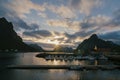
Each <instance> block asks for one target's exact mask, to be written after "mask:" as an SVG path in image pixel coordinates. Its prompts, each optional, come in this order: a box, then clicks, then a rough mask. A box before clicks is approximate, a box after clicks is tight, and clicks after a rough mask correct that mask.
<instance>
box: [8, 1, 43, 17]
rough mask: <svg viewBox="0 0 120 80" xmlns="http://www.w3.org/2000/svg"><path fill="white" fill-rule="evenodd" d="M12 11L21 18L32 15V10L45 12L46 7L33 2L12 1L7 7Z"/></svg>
mask: <svg viewBox="0 0 120 80" xmlns="http://www.w3.org/2000/svg"><path fill="white" fill-rule="evenodd" d="M6 6H8V8H9V9H10V10H12V11H13V12H15V13H16V14H17V15H18V16H19V17H25V14H28V13H30V11H31V10H37V11H44V10H45V7H44V5H38V4H35V3H33V2H32V1H31V0H10V2H9V3H8V4H7V5H6Z"/></svg>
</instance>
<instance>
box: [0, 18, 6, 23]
mask: <svg viewBox="0 0 120 80" xmlns="http://www.w3.org/2000/svg"><path fill="white" fill-rule="evenodd" d="M0 22H8V21H7V20H6V18H4V17H2V18H0Z"/></svg>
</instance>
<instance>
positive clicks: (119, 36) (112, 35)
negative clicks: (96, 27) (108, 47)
mask: <svg viewBox="0 0 120 80" xmlns="http://www.w3.org/2000/svg"><path fill="white" fill-rule="evenodd" d="M99 36H100V37H101V38H103V39H105V40H110V41H114V42H115V43H118V44H120V30H118V31H114V32H109V33H106V34H100V35H99Z"/></svg>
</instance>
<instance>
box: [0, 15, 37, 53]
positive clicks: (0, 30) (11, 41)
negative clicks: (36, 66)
mask: <svg viewBox="0 0 120 80" xmlns="http://www.w3.org/2000/svg"><path fill="white" fill-rule="evenodd" d="M0 51H36V49H34V48H32V47H30V46H28V45H27V44H25V43H24V42H23V41H22V38H21V37H20V36H18V35H17V33H16V32H15V31H14V29H13V25H12V23H11V22H8V21H7V20H6V19H5V18H4V17H3V18H0Z"/></svg>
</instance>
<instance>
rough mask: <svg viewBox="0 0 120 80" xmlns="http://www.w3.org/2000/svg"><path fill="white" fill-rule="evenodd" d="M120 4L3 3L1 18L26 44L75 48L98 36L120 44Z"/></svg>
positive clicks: (97, 0)
mask: <svg viewBox="0 0 120 80" xmlns="http://www.w3.org/2000/svg"><path fill="white" fill-rule="evenodd" d="M118 3H119V0H115V1H113V0H110V2H109V4H107V0H35V1H34V0H0V17H5V18H6V19H7V20H8V21H10V22H12V23H13V25H14V29H15V30H16V32H17V33H19V35H20V36H21V37H22V38H23V40H24V41H25V42H27V41H30V42H36V43H39V44H41V45H45V44H46V45H48V46H49V47H50V45H53V44H54V45H55V44H61V45H70V46H76V45H77V44H78V43H80V42H81V41H83V40H84V39H86V38H88V37H89V36H90V35H91V34H94V33H96V34H99V36H100V37H101V38H103V39H105V40H112V41H114V42H116V43H120V41H119V40H120V37H119V36H120V35H119V34H120V9H118V8H119V7H120V6H119V4H118ZM111 4H112V5H114V6H110V5H111ZM103 5H104V6H103ZM109 6H110V8H109ZM115 9H117V10H115ZM113 10H115V12H113ZM45 47H47V46H45Z"/></svg>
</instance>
